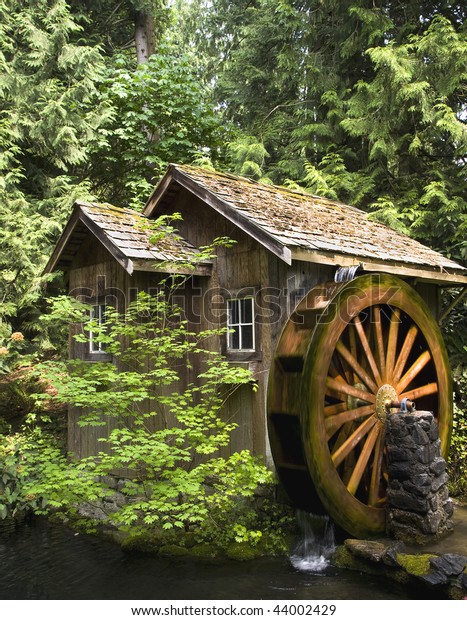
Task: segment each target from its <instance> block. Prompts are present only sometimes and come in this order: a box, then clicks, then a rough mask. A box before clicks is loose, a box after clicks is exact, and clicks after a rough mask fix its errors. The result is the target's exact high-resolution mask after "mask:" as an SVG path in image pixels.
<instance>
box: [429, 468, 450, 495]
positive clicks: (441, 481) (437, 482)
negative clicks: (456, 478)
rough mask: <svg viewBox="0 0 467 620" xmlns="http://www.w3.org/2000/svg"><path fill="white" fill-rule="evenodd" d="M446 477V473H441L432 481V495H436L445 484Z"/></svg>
mask: <svg viewBox="0 0 467 620" xmlns="http://www.w3.org/2000/svg"><path fill="white" fill-rule="evenodd" d="M447 482H448V475H447V473H446V472H444V473H442V474H441V475H440V476H438V477H437V478H435V479H434V480H433V484H432V485H431V490H432V491H433V493H436V491H438V490H439V489H440V488H441V487H442V486H443V485H445V484H447Z"/></svg>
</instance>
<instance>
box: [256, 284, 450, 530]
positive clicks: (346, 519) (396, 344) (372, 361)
mask: <svg viewBox="0 0 467 620" xmlns="http://www.w3.org/2000/svg"><path fill="white" fill-rule="evenodd" d="M415 400H416V401H417V408H418V409H420V410H428V411H433V413H434V415H435V417H436V419H437V422H438V426H439V433H440V439H441V445H442V452H443V454H444V455H445V456H446V455H447V452H448V449H449V442H450V434H451V425H452V386H451V377H450V370H449V363H448V358H447V353H446V349H445V346H444V343H443V341H442V337H441V334H440V331H439V328H438V326H437V324H436V322H435V320H434V318H433V317H432V315H431V313H430V310H429V309H428V307H427V306H426V305H425V303H424V301H423V300H422V299H421V297H420V296H419V295H418V294H417V293H416V291H415V290H414V289H413V288H411V287H410V286H409V285H408V284H407V283H405V282H404V281H402V280H400V279H398V278H396V277H393V276H389V275H374V274H373V275H363V276H360V277H358V278H356V279H354V280H352V281H350V282H344V283H335V282H332V283H326V284H321V285H319V286H317V287H315V288H313V289H312V290H311V291H310V292H309V293H308V294H307V295H306V296H305V297H304V298H303V299H302V301H301V302H300V303H299V304H298V306H297V308H296V309H295V311H294V312H293V313H292V315H291V316H290V318H289V320H288V322H287V324H286V325H285V327H284V329H283V332H282V334H281V336H280V338H279V342H278V344H277V347H276V352H275V356H274V359H273V364H272V366H271V372H270V378H269V387H268V405H267V407H268V425H269V434H270V441H271V447H272V453H273V457H274V460H275V464H276V468H277V471H278V475H279V477H280V479H281V480H282V482H283V484H284V486H285V488H286V490H287V491H288V493H289V495H290V496H291V498H292V499H293V500H294V501H295V503H297V504H298V505H299V506H301V507H303V508H305V509H308V510H310V511H313V512H323V511H324V512H327V513H328V514H330V515H331V517H332V518H333V519H334V521H335V522H336V523H338V524H339V525H340V526H341V527H342V528H343V529H344V530H346V531H347V532H349V533H350V534H352V535H354V536H362V537H371V536H376V535H379V534H381V533H383V532H384V527H385V508H384V506H385V501H386V483H387V474H386V455H385V448H384V435H385V428H386V419H387V416H388V415H392V414H393V413H392V412H394V410H395V409H400V407H401V403H402V402H404V404H405V405H407V409H408V410H410V409H411V407H413V402H412V401H415Z"/></svg>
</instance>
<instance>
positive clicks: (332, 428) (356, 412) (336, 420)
mask: <svg viewBox="0 0 467 620" xmlns="http://www.w3.org/2000/svg"><path fill="white" fill-rule="evenodd" d="M342 404H343V405H345V403H342ZM374 412H375V408H374V406H373V405H365V406H364V407H357V408H356V409H349V410H348V411H344V412H342V413H337V414H335V415H332V416H329V417H327V418H326V419H325V421H324V426H325V428H326V431H327V434H328V439H330V438H331V437H332V436H333V435H334V433H335V432H336V431H337V430H338V429H339V428H340V427H341V426H342V425H343V424H345V423H346V422H351V421H352V420H358V419H359V418H363V417H365V416H367V415H370V414H372V413H374Z"/></svg>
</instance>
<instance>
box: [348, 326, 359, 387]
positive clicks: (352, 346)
mask: <svg viewBox="0 0 467 620" xmlns="http://www.w3.org/2000/svg"><path fill="white" fill-rule="evenodd" d="M348 332H349V344H350V352H351V353H352V355H353V356H354V358H355V359H357V337H356V334H355V330H354V329H352V327H350V329H349V330H348ZM353 379H354V381H353V382H354V384H355V383H357V375H356V374H355V373H354V376H353Z"/></svg>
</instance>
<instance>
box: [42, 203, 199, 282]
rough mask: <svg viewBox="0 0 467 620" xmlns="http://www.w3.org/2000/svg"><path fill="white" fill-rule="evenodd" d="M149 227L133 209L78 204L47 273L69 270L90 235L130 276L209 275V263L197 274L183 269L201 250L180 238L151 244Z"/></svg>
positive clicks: (51, 258) (47, 267) (96, 204)
mask: <svg viewBox="0 0 467 620" xmlns="http://www.w3.org/2000/svg"><path fill="white" fill-rule="evenodd" d="M147 223H148V220H147V218H146V217H144V216H143V215H141V214H139V213H137V212H135V211H132V210H130V209H119V208H117V207H114V206H112V205H109V204H98V203H90V202H82V201H78V202H76V203H75V205H74V210H73V214H72V216H71V218H70V220H69V221H68V224H67V225H66V227H65V230H64V231H63V233H62V236H61V237H60V239H59V241H58V243H57V245H56V247H55V250H54V252H53V254H52V256H51V257H50V259H49V262H48V263H47V266H46V268H45V272H46V273H49V272H52V271H54V270H55V269H66V268H67V267H69V266H70V265H71V263H72V261H73V258H74V257H75V255H76V253H77V252H78V251H79V249H80V247H81V243H82V242H83V240H84V238H85V237H86V236H87V235H88V234H89V232H91V233H92V234H93V235H94V236H95V237H96V238H97V239H98V240H99V241H100V242H101V243H102V245H103V246H104V247H105V248H106V249H107V250H108V252H109V253H110V254H111V255H112V256H113V258H114V259H115V260H116V261H117V262H118V263H119V264H120V265H121V266H122V267H123V268H124V269H125V271H127V272H128V273H129V274H130V275H131V274H132V273H133V272H134V271H163V272H165V273H172V272H174V273H185V272H186V273H189V274H197V275H207V274H208V273H210V270H211V265H210V264H209V263H208V262H205V263H203V264H200V265H197V267H196V269H195V270H193V269H190V268H188V267H184V264H186V262H187V261H190V260H191V259H193V258H194V257H195V256H196V254H198V253H199V250H197V249H196V248H195V247H194V246H192V245H191V244H190V243H188V242H187V241H185V240H184V239H182V238H181V237H180V236H179V235H174V234H168V235H167V236H165V237H164V238H163V239H160V240H158V242H157V245H155V244H153V243H151V241H150V237H151V233H150V231H148V228H147Z"/></svg>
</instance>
